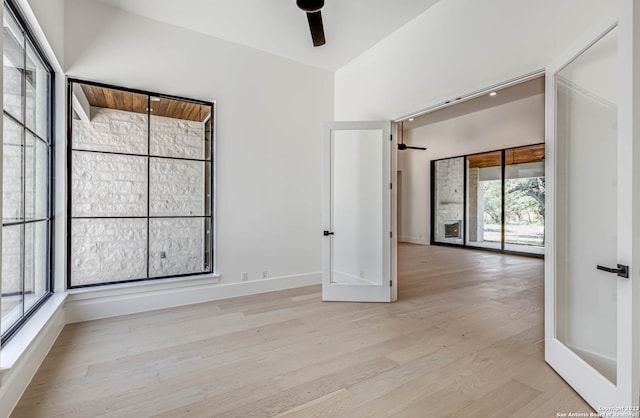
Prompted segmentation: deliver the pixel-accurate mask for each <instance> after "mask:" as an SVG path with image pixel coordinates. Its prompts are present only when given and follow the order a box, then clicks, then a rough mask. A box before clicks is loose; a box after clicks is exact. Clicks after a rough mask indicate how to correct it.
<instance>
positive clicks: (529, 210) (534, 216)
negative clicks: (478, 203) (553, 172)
mask: <svg viewBox="0 0 640 418" xmlns="http://www.w3.org/2000/svg"><path fill="white" fill-rule="evenodd" d="M481 185H482V188H483V195H484V217H485V219H484V221H485V223H500V215H501V210H502V205H501V201H500V195H501V194H502V190H501V182H500V180H491V181H483V182H482V183H481ZM544 193H545V184H544V177H530V178H522V179H507V180H506V181H505V218H506V219H505V220H506V223H507V224H536V225H544Z"/></svg>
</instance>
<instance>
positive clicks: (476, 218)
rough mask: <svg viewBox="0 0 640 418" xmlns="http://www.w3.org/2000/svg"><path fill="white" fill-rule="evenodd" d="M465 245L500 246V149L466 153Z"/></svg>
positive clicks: (496, 247)
mask: <svg viewBox="0 0 640 418" xmlns="http://www.w3.org/2000/svg"><path fill="white" fill-rule="evenodd" d="M465 161H466V164H467V205H466V213H467V223H468V228H467V231H468V233H467V245H470V246H473V247H482V248H493V249H496V250H500V249H502V199H501V196H502V151H493V152H485V153H482V154H474V155H468V156H467V157H466V158H465Z"/></svg>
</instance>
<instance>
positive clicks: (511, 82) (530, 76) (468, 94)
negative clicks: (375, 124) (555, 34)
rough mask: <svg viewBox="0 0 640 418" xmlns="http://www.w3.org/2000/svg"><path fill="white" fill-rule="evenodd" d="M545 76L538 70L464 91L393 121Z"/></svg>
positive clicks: (543, 71) (414, 116) (413, 116)
mask: <svg viewBox="0 0 640 418" xmlns="http://www.w3.org/2000/svg"><path fill="white" fill-rule="evenodd" d="M544 75H545V70H544V69H538V70H535V71H532V72H530V73H527V74H524V75H521V76H519V77H515V78H512V79H510V80H506V81H502V82H500V83H498V84H493V85H491V86H489V87H482V88H479V89H477V90H473V91H464V92H460V93H459V94H456V95H454V96H453V98H451V97H447V98H442V99H439V100H436V101H434V102H432V103H431V104H429V105H428V106H426V107H424V108H422V109H420V110H418V111H415V112H412V113H409V114H407V115H404V116H400V117H398V118H395V119H392V121H393V122H402V121H405V120H407V119H409V118H417V117H418V116H422V115H426V114H427V113H431V112H434V111H436V110H440V109H444V108H445V107H449V106H453V105H457V104H459V103H462V102H466V101H467V100H471V99H474V98H476V97H479V96H483V95H485V94H487V93H490V92H492V91H494V90H498V89H504V88H507V87H511V86H514V85H516V84H520V83H524V82H526V81H529V80H533V79H534V78H538V77H542V76H544Z"/></svg>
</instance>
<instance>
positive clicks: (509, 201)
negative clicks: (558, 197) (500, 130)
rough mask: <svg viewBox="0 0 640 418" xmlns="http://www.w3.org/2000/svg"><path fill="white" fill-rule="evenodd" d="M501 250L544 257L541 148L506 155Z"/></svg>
mask: <svg viewBox="0 0 640 418" xmlns="http://www.w3.org/2000/svg"><path fill="white" fill-rule="evenodd" d="M504 178H505V183H504V200H505V202H504V206H505V219H504V249H505V250H509V251H518V252H524V253H535V254H544V208H545V206H544V204H545V177H544V144H539V145H531V146H526V147H519V148H511V149H508V150H506V151H505V173H504Z"/></svg>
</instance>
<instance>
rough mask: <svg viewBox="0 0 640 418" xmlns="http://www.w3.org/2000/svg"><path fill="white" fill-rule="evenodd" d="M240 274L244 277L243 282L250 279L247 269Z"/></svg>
mask: <svg viewBox="0 0 640 418" xmlns="http://www.w3.org/2000/svg"><path fill="white" fill-rule="evenodd" d="M240 276H241V277H242V281H243V282H246V281H247V280H249V273H247V272H246V271H243V272H242V273H240Z"/></svg>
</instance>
